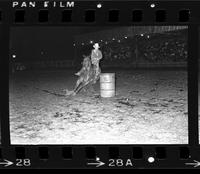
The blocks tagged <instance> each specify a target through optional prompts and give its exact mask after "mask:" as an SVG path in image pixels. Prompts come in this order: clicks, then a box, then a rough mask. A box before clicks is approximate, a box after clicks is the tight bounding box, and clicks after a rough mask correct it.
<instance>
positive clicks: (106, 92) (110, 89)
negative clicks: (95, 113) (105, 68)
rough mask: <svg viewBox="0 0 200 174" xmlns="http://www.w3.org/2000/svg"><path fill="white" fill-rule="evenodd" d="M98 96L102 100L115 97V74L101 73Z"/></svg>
mask: <svg viewBox="0 0 200 174" xmlns="http://www.w3.org/2000/svg"><path fill="white" fill-rule="evenodd" d="M100 95H101V97H104V98H108V97H114V96H115V73H101V75H100Z"/></svg>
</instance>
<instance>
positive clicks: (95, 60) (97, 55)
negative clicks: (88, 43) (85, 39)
mask: <svg viewBox="0 0 200 174" xmlns="http://www.w3.org/2000/svg"><path fill="white" fill-rule="evenodd" d="M93 47H94V49H93V50H92V52H91V63H92V64H93V66H94V69H95V74H96V77H97V76H98V73H99V72H98V70H99V61H100V60H101V59H102V53H101V51H100V50H99V48H100V46H99V44H98V43H95V44H94V45H93ZM83 57H86V56H83ZM83 71H84V66H83V67H82V69H81V70H80V71H79V72H77V73H75V75H77V76H80V74H81V73H82V72H83Z"/></svg>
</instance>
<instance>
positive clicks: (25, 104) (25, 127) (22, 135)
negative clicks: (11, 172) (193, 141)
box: [9, 70, 188, 144]
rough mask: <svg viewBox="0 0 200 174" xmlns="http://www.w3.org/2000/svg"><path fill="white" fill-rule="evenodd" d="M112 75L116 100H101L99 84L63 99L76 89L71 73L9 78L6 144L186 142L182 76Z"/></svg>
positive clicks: (153, 73)
mask: <svg viewBox="0 0 200 174" xmlns="http://www.w3.org/2000/svg"><path fill="white" fill-rule="evenodd" d="M103 72H108V71H103ZM111 72H113V71H111ZM114 72H115V73H116V96H115V97H113V98H108V99H106V98H101V97H100V89H99V82H97V84H95V85H94V87H93V88H91V87H90V88H89V89H87V90H86V91H82V92H80V93H79V94H77V95H76V96H73V97H70V96H64V94H65V92H66V91H70V90H72V89H73V87H74V85H75V82H76V78H77V77H76V76H75V75H74V73H75V71H48V72H47V71H40V72H39V71H37V72H27V73H24V72H17V73H15V74H13V75H12V76H11V78H10V81H9V85H10V86H9V90H10V91H9V99H10V101H9V105H10V106H9V107H10V133H11V143H12V144H187V143H188V109H187V72H186V71H155V70H149V71H147V70H146V71H144V70H135V71H132V72H131V71H114ZM47 91H51V92H52V93H55V94H60V95H54V94H50V93H48V92H47Z"/></svg>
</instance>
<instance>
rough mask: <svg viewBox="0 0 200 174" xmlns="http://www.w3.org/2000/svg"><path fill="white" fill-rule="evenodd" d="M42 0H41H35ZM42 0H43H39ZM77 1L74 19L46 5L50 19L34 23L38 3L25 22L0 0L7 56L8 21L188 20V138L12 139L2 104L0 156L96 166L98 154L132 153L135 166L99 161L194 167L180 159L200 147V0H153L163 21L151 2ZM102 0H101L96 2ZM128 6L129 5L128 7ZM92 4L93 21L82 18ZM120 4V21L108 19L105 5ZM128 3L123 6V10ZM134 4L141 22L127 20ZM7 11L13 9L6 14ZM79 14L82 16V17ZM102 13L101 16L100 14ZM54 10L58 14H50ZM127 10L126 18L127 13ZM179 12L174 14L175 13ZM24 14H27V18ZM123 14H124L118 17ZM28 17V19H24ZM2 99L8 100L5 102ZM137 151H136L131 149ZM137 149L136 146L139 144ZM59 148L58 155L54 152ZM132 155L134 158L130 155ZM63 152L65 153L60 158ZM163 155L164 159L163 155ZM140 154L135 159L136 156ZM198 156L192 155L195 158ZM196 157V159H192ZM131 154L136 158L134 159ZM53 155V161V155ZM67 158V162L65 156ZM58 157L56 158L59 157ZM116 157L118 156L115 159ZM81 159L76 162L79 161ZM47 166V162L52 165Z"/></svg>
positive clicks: (170, 22) (100, 22)
mask: <svg viewBox="0 0 200 174" xmlns="http://www.w3.org/2000/svg"><path fill="white" fill-rule="evenodd" d="M38 2H40V1H38ZM41 2H42V1H41ZM75 3H76V4H77V5H76V6H75V7H74V8H73V9H72V13H73V14H72V16H73V18H72V21H71V22H69V23H68V22H67V23H66V22H62V21H60V18H59V20H58V18H57V17H58V16H59V15H58V13H59V14H61V11H62V9H60V8H48V11H49V12H50V14H49V21H47V22H44V23H43V22H42V23H38V18H37V17H36V16H38V11H39V10H41V9H42V8H40V7H38V8H33V9H31V8H28V9H25V15H27V16H26V17H25V22H19V23H15V22H14V17H15V15H14V14H15V12H16V10H21V8H19V9H14V8H11V2H5V1H2V2H0V16H1V17H0V26H1V29H2V31H3V35H0V37H1V38H2V40H3V41H4V42H3V43H2V42H1V48H3V49H2V50H3V52H2V53H1V54H2V56H5V57H7V58H8V56H9V48H8V45H9V27H10V26H96V25H100V26H105V25H106V26H119V25H121V26H128V25H143V26H144V25H158V26H159V25H162V26H163V25H184V26H185V25H187V26H188V43H189V44H188V45H189V48H188V52H189V55H188V130H189V137H188V138H189V143H188V144H186V145H183V144H181V145H167V144H164V145H161V144H154V145H151V144H150V145H143V144H142V145H140V144H133V145H80V146H78V145H33V146H30V145H28V146H25V147H24V146H23V145H11V144H10V134H9V118H8V116H7V115H8V111H7V110H6V109H4V110H2V112H1V113H2V114H1V116H2V123H1V125H2V126H1V127H2V144H1V148H0V149H1V150H0V159H4V158H7V159H8V160H10V161H15V160H16V159H17V158H18V159H19V158H24V159H25V158H28V157H29V158H30V159H31V161H32V165H31V166H18V167H17V166H11V167H9V168H37V167H41V168H63V167H66V168H95V166H91V167H90V166H88V165H87V162H88V161H91V160H92V161H94V160H96V157H101V161H104V162H105V161H106V162H107V163H108V159H111V158H113V159H118V158H119V159H127V157H129V158H130V159H132V162H133V166H128V167H127V166H116V165H115V166H110V167H109V166H108V165H107V166H105V165H104V166H102V167H101V168H165V167H166V168H193V166H186V165H184V163H186V162H188V163H189V162H192V160H200V159H197V156H196V155H197V154H198V153H200V147H199V142H198V95H196V94H198V83H197V82H198V81H197V80H198V78H197V73H198V66H197V65H198V63H197V58H198V45H199V43H198V37H197V35H198V27H199V23H200V14H198V9H199V8H200V2H195V1H192V2H180V1H175V2H171V1H164V2H159V1H157V2H156V3H155V4H156V6H159V10H164V11H166V12H169V11H170V13H167V14H166V15H167V17H166V21H165V22H155V9H157V7H155V8H150V7H149V6H150V5H151V2H149V1H142V2H141V1H140V2H134V1H133V2H132V1H129V3H130V4H131V5H128V6H127V5H124V4H122V2H120V1H117V2H115V4H114V7H113V3H114V2H112V1H110V2H106V1H102V5H103V7H102V8H101V9H95V7H96V5H97V2H95V1H93V2H91V1H75ZM98 3H100V2H98ZM126 7H127V8H128V9H127V8H126ZM88 9H89V10H94V9H95V10H96V20H97V22H89V23H85V21H84V19H85V18H84V15H83V14H84V12H85V10H88ZM110 9H111V10H119V11H120V14H119V21H117V22H111V23H109V22H108V20H107V19H108V18H107V17H108V16H107V15H106V14H107V12H108V11H109V10H110ZM124 9H126V10H124ZM133 9H136V10H141V11H142V20H141V21H140V22H132V21H131V17H130V16H131V15H130V14H131V12H132V10H133ZM182 10H189V11H190V18H189V21H186V22H180V21H179V20H178V19H179V18H178V13H177V12H179V11H182ZM10 14H11V15H10ZM80 14H82V17H81V18H80V17H79V16H80ZM102 15H103V16H104V17H102ZM52 16H54V17H55V16H56V17H55V18H52ZM127 16H129V18H126V17H127ZM174 16H177V18H174ZM27 19H28V20H27ZM122 19H126V20H122ZM26 20H27V21H26ZM1 61H2V63H3V64H4V65H7V67H8V61H6V59H3V60H1ZM1 71H2V73H1V75H2V79H3V82H4V89H6V90H7V91H6V92H7V93H6V92H5V91H4V92H3V96H4V97H3V101H2V103H3V104H2V106H3V108H6V107H7V108H8V102H9V101H8V96H7V94H8V83H7V82H8V77H7V76H5V74H3V73H5V71H4V69H1ZM5 101H6V102H5ZM134 149H135V150H136V149H137V151H140V153H138V154H137V153H135V150H134ZM139 149H140V150H139ZM58 152H59V155H58ZM134 155H135V157H136V158H133V157H134ZM62 156H65V157H66V159H63V158H62ZM163 156H164V158H163V159H162V157H163ZM137 157H138V159H137ZM149 157H155V160H156V161H155V162H154V163H150V162H148V158H149ZM195 157H196V158H195ZM194 158H195V159H194ZM133 159H135V160H133ZM56 160H57V163H55V161H56ZM66 160H67V162H66ZM58 161H59V163H58ZM115 162H116V161H115ZM77 164H79V165H77ZM50 166H51V167H50Z"/></svg>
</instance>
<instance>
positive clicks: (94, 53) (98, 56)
mask: <svg viewBox="0 0 200 174" xmlns="http://www.w3.org/2000/svg"><path fill="white" fill-rule="evenodd" d="M100 59H102V53H101V51H100V50H96V51H95V49H93V50H92V53H91V61H92V64H93V65H96V66H98V64H99V60H100Z"/></svg>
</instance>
